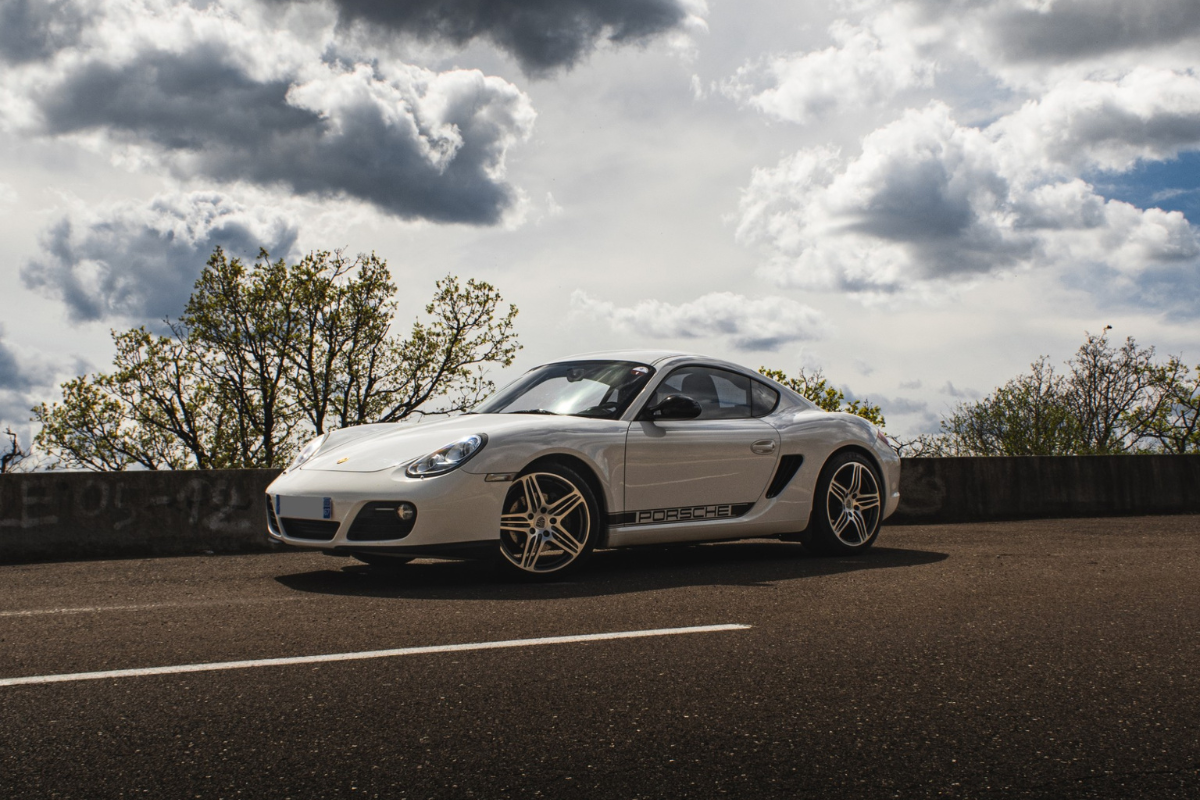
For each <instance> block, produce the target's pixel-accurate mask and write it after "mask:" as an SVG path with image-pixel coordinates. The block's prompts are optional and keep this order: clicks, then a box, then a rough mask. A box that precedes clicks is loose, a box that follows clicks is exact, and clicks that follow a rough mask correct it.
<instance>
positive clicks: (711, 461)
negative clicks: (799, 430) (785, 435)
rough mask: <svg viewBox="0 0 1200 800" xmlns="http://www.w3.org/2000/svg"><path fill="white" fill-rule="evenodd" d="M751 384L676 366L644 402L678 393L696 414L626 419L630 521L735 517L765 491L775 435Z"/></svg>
mask: <svg viewBox="0 0 1200 800" xmlns="http://www.w3.org/2000/svg"><path fill="white" fill-rule="evenodd" d="M752 383H753V382H752V381H751V379H750V378H748V377H746V376H745V375H740V374H738V373H735V372H732V371H729V370H723V369H717V368H715V367H706V366H700V365H688V366H683V367H679V368H677V369H675V370H674V371H672V372H671V373H670V374H669V375H667V376H666V377H665V378H664V379H663V381H662V382H661V383H660V384H659V385H658V387H657V388H656V389H655V391H654V392H653V394H652V395H651V397H650V398H649V399H648V401H647V403H646V407H651V406H653V405H654V404H656V403H657V402H659V401H660V400H661V399H662V398H664V397H666V396H667V395H671V394H682V395H685V396H688V397H691V398H692V399H693V400H695V401H696V402H697V403H699V405H700V408H701V414H700V416H699V417H697V418H696V419H687V420H650V419H641V418H639V419H637V420H635V421H634V422H633V423H631V424H630V427H629V433H628V434H627V437H626V442H625V509H626V513H628V514H632V515H633V519H631V521H632V522H640V523H647V522H675V521H679V522H684V521H691V520H694V519H697V518H721V517H729V516H738V515H740V514H741V513H745V511H746V510H747V509H748V507H749V505H750V504H753V503H754V502H755V501H756V500H758V498H759V497H761V496H762V493H763V490H764V489H765V488H766V486H767V482H768V481H770V479H771V475H772V474H773V473H774V469H775V463H776V460H777V455H778V450H779V433H778V431H776V430H775V429H774V428H773V427H771V426H770V425H768V424H767V423H765V422H763V421H762V420H761V419H757V418H756V417H755V416H754V415H753V402H754V401H753V399H752V392H751V385H752ZM727 507H728V508H727ZM698 515H702V516H698ZM681 517H682V518H681Z"/></svg>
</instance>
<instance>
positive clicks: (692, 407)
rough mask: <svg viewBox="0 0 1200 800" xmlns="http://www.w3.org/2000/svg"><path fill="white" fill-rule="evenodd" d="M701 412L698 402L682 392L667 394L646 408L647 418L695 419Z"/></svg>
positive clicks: (702, 411)
mask: <svg viewBox="0 0 1200 800" xmlns="http://www.w3.org/2000/svg"><path fill="white" fill-rule="evenodd" d="M703 413H704V409H702V408H700V404H699V403H697V402H696V401H695V400H693V399H692V398H690V397H688V396H687V395H684V394H669V395H667V396H666V397H664V398H663V399H662V402H660V403H659V404H658V405H656V406H650V407H649V408H647V409H646V417H647V418H649V419H695V418H696V417H698V416H700V415H701V414H703Z"/></svg>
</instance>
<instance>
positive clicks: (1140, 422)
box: [1129, 356, 1200, 453]
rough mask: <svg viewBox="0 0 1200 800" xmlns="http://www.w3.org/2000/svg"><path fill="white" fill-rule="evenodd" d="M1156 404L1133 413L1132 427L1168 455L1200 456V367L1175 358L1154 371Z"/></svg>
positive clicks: (1130, 414)
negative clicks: (1188, 365)
mask: <svg viewBox="0 0 1200 800" xmlns="http://www.w3.org/2000/svg"><path fill="white" fill-rule="evenodd" d="M1152 382H1153V384H1154V386H1155V390H1156V394H1155V402H1153V403H1148V404H1146V405H1144V406H1142V407H1139V408H1135V409H1133V410H1132V411H1130V413H1129V416H1130V420H1129V422H1130V424H1131V425H1132V426H1135V427H1136V428H1137V429H1138V430H1139V431H1141V433H1142V436H1143V437H1144V439H1146V440H1149V441H1152V442H1154V443H1155V446H1156V449H1159V450H1161V451H1162V452H1165V453H1200V366H1197V367H1195V368H1194V369H1188V367H1187V366H1186V365H1184V364H1183V363H1182V362H1181V361H1180V360H1179V359H1178V358H1175V357H1174V356H1172V357H1171V358H1170V359H1169V360H1168V361H1167V363H1166V364H1162V365H1157V366H1155V367H1154V368H1153V371H1152Z"/></svg>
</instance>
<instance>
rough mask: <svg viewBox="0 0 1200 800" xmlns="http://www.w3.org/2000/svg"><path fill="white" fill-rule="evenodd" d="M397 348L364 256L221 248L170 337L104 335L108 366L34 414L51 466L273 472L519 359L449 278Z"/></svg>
mask: <svg viewBox="0 0 1200 800" xmlns="http://www.w3.org/2000/svg"><path fill="white" fill-rule="evenodd" d="M436 289H437V290H436V293H435V295H434V298H433V300H432V301H431V302H430V303H429V304H428V305H427V306H426V313H427V314H428V315H430V317H431V320H430V321H428V322H421V321H417V322H415V323H414V324H413V327H412V330H411V332H410V335H409V336H408V338H400V337H398V336H396V335H394V334H392V332H391V320H392V317H393V316H394V314H395V310H396V303H395V300H394V299H393V295H394V294H395V291H396V287H395V284H393V283H392V281H391V277H390V274H389V273H388V269H387V264H386V263H385V262H384V261H383V260H382V259H379V258H378V257H377V256H375V255H374V254H371V255H360V256H358V257H357V258H355V259H353V260H349V259H346V258H344V257H343V256H342V254H341V253H331V252H327V251H319V252H314V253H311V254H309V255H308V256H306V257H305V258H303V259H301V260H300V262H299V263H296V264H290V265H289V264H287V263H286V262H284V261H283V260H276V261H271V260H270V258H269V256H268V255H267V253H265V252H263V253H260V255H259V258H258V259H257V260H256V261H255V262H254V263H253V264H249V265H248V264H246V263H244V262H242V261H241V260H240V259H237V258H229V257H228V256H226V254H225V253H224V252H223V251H222V250H221V249H220V248H218V249H217V250H216V251H214V253H213V255H212V257H211V258H210V259H209V261H208V264H207V265H206V267H205V269H204V271H203V272H202V273H201V275H200V277H199V279H198V280H197V281H196V285H195V288H194V289H193V291H192V295H191V297H190V298H189V300H188V302H187V306H186V308H185V309H184V312H183V313H182V314H181V315H180V317H179V319H178V320H175V321H171V320H168V321H167V322H168V330H169V335H166V336H163V335H157V334H153V333H151V332H149V331H147V330H145V329H144V328H135V329H132V330H128V331H123V332H116V331H114V332H113V340H114V343H115V345H116V354H115V356H114V359H113V369H112V370H111V371H109V372H106V373H97V374H94V375H86V376H81V377H78V378H75V379H73V380H71V381H68V382H67V383H65V384H63V387H62V388H63V400H62V402H61V403H54V404H52V405H47V404H45V403H43V404H41V405H39V406H38V407H36V408H34V414H35V416H36V418H37V419H38V421H40V422H41V423H42V430H41V432H40V433H39V434H38V438H37V444H38V445H39V446H40V447H42V448H43V449H45V450H46V451H48V453H49V454H51V455H52V456H53V457H55V458H56V459H57V462H58V464H59V465H60V466H62V467H65V468H75V469H92V470H116V469H126V468H129V467H132V466H141V467H144V468H148V469H181V468H189V467H190V468H200V469H221V468H239V467H268V466H282V465H284V464H286V463H287V462H288V460H290V458H291V457H292V455H293V454H294V453H295V451H296V450H297V449H298V447H299V446H300V445H301V444H302V443H303V441H304V440H305V439H306V438H308V437H310V436H312V435H314V434H319V433H324V432H325V431H327V430H331V429H333V428H339V427H344V426H347V425H357V424H361V423H365V422H374V421H384V422H393V421H398V420H402V419H405V418H406V417H409V416H411V415H413V414H432V413H448V412H451V411H456V410H462V409H463V408H465V407H467V406H468V405H470V404H473V402H474V401H475V400H476V399H477V398H478V397H479V396H481V395H482V394H485V393H487V392H489V391H490V390H491V389H492V388H493V385H492V383H491V382H490V381H489V380H487V377H486V373H485V369H486V367H488V366H490V365H495V364H499V365H502V366H507V365H508V364H510V363H512V359H513V356H514V355H515V353H516V351H517V350H518V349H519V347H520V345H519V344H518V343H517V339H516V333H515V331H514V320H515V318H516V314H517V310H516V309H515V308H514V307H512V306H509V308H508V310H507V312H505V313H503V314H501V313H500V311H499V309H500V304H501V302H502V298H501V297H500V294H499V293H498V292H497V291H496V290H495V288H494V287H492V286H491V285H490V284H487V283H483V282H477V281H467V283H466V284H465V285H463V284H460V283H459V281H458V279H456V278H454V277H447V278H445V279H444V280H442V281H439V282H438V283H437V287H436Z"/></svg>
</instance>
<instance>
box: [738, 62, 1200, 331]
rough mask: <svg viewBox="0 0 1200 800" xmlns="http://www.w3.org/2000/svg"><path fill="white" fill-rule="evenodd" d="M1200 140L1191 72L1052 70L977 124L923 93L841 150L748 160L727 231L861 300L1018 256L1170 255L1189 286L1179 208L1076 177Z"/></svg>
mask: <svg viewBox="0 0 1200 800" xmlns="http://www.w3.org/2000/svg"><path fill="white" fill-rule="evenodd" d="M1198 147H1200V80H1197V78H1196V77H1195V76H1194V75H1192V74H1190V73H1178V72H1169V71H1162V70H1136V71H1134V72H1133V73H1131V74H1130V75H1128V76H1126V77H1125V78H1123V79H1121V80H1118V81H1108V82H1106V81H1075V82H1067V83H1063V84H1062V85H1060V86H1059V87H1057V88H1056V89H1054V90H1053V91H1051V92H1049V93H1048V94H1047V95H1046V96H1045V97H1043V98H1041V99H1040V100H1036V101H1030V102H1028V103H1026V104H1025V105H1023V106H1022V107H1020V108H1019V109H1017V110H1016V111H1014V112H1013V113H1011V114H1009V115H1007V116H1004V117H1002V118H1000V119H999V120H997V121H996V122H994V123H993V124H991V125H989V126H987V127H985V128H978V127H973V126H969V125H962V124H960V123H959V122H958V121H957V120H955V118H954V115H953V113H952V112H951V110H950V108H949V107H947V106H946V105H944V104H942V103H936V102H935V103H932V104H930V105H928V106H927V107H925V108H924V109H920V110H909V111H907V112H905V113H904V114H903V115H902V116H901V117H900V118H899V119H898V120H896V121H894V122H892V123H890V124H888V125H885V126H883V127H882V128H879V129H878V130H875V131H873V132H872V133H870V134H868V135H867V136H866V137H864V138H863V140H862V148H861V152H859V153H858V154H857V155H855V156H853V157H846V156H843V155H842V154H841V153H840V152H839V151H837V150H834V149H831V148H806V149H804V150H801V151H799V152H797V153H795V154H794V155H792V156H789V157H787V158H785V159H784V160H783V161H781V162H780V163H779V164H778V165H777V166H775V167H773V168H768V169H758V170H756V171H755V172H754V173H753V175H752V178H751V181H750V184H749V186H748V187H747V188H746V190H745V192H744V193H743V196H742V200H741V214H740V219H739V225H738V228H737V236H738V238H739V239H740V240H741V241H742V242H745V243H748V244H752V245H756V246H759V247H761V248H762V250H763V252H764V254H765V255H766V258H767V262H766V264H765V266H764V273H765V274H766V275H767V276H768V277H770V278H771V279H772V280H774V281H775V282H776V283H778V284H780V285H782V286H800V287H812V288H824V289H837V290H841V291H845V292H848V293H852V294H856V295H859V296H860V297H863V298H868V299H869V298H875V299H879V298H881V297H885V296H887V295H892V294H896V293H898V292H903V293H909V294H929V293H936V292H939V291H941V290H942V289H944V288H945V286H947V285H951V284H955V283H959V284H961V283H963V282H966V281H970V280H972V279H974V278H977V277H978V276H980V275H984V274H989V273H997V272H1003V271H1007V270H1011V269H1014V268H1017V267H1056V268H1064V269H1068V270H1070V269H1074V270H1078V269H1087V270H1091V271H1094V273H1095V275H1096V276H1097V277H1098V278H1099V277H1103V276H1108V277H1107V278H1106V280H1109V281H1111V278H1112V275H1113V274H1115V275H1119V276H1123V279H1125V280H1128V281H1133V282H1135V283H1137V282H1138V281H1140V280H1141V279H1142V277H1144V276H1148V275H1150V274H1151V273H1152V272H1153V271H1154V270H1156V269H1157V270H1161V269H1163V268H1168V269H1170V270H1174V271H1175V273H1176V274H1179V275H1180V277H1182V278H1185V279H1187V280H1188V282H1189V285H1193V286H1200V277H1192V276H1193V274H1198V275H1200V233H1198V231H1197V229H1196V228H1195V227H1193V226H1192V225H1190V224H1189V223H1188V221H1187V220H1186V219H1185V218H1184V217H1183V215H1182V214H1180V213H1178V212H1164V211H1161V210H1159V209H1145V210H1143V209H1138V208H1136V207H1134V206H1132V205H1129V204H1128V203H1124V202H1120V201H1115V200H1106V199H1105V198H1104V197H1102V196H1101V195H1100V194H1098V193H1097V192H1096V191H1095V189H1094V188H1093V187H1092V186H1091V184H1089V183H1088V182H1087V181H1086V180H1085V179H1084V178H1083V177H1081V176H1083V175H1085V174H1086V173H1087V172H1088V171H1095V170H1101V169H1107V170H1122V169H1128V168H1129V167H1131V166H1132V165H1133V164H1134V163H1136V161H1137V160H1138V159H1162V158H1170V157H1173V156H1174V155H1176V154H1178V153H1179V152H1181V151H1183V150H1187V149H1196V148H1198ZM1180 271H1182V272H1180ZM1158 295H1161V292H1159V293H1158V294H1156V295H1155V296H1158ZM1131 296H1132V295H1131ZM1146 296H1147V297H1149V296H1150V295H1146ZM1195 298H1196V294H1195V293H1193V294H1191V295H1189V294H1188V293H1183V294H1181V295H1180V296H1179V298H1178V304H1182V305H1181V306H1180V307H1179V308H1177V309H1176V310H1177V311H1178V312H1181V313H1191V314H1196V313H1200V305H1198V304H1197V302H1196V299H1195Z"/></svg>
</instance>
